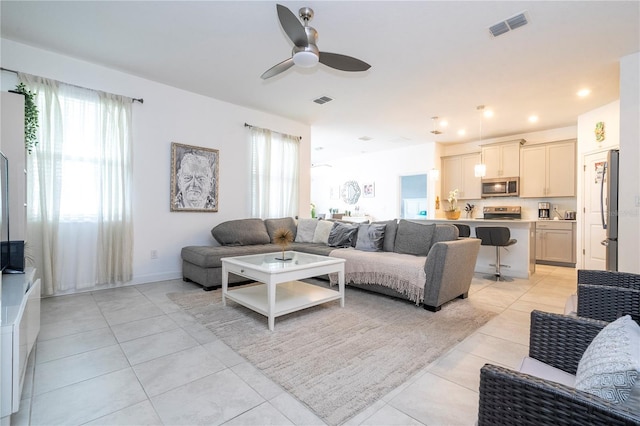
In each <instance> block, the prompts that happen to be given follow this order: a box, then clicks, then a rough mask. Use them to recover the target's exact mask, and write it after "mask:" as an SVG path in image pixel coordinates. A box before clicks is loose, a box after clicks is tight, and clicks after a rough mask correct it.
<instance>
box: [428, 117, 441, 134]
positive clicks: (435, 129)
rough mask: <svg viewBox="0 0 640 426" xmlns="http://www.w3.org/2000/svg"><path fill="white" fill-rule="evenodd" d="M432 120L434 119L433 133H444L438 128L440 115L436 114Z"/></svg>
mask: <svg viewBox="0 0 640 426" xmlns="http://www.w3.org/2000/svg"><path fill="white" fill-rule="evenodd" d="M431 121H433V130H432V131H431V133H433V134H434V135H440V134H442V132H441V131H440V130H438V129H437V128H436V122H437V121H438V116H437V115H436V116H434V117H431Z"/></svg>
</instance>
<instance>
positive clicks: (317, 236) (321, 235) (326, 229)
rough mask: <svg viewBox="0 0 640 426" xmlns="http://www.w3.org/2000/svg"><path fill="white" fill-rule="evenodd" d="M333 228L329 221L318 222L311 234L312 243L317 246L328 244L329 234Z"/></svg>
mask: <svg viewBox="0 0 640 426" xmlns="http://www.w3.org/2000/svg"><path fill="white" fill-rule="evenodd" d="M332 228H333V222H331V221H329V220H319V221H318V224H317V226H316V230H315V231H314V233H313V241H312V242H314V243H318V244H328V243H329V234H330V233H331V229H332Z"/></svg>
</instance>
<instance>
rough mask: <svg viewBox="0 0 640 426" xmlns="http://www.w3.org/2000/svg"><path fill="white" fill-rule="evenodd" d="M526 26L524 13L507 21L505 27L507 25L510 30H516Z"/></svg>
mask: <svg viewBox="0 0 640 426" xmlns="http://www.w3.org/2000/svg"><path fill="white" fill-rule="evenodd" d="M527 24H528V21H527V17H526V16H524V13H521V14H519V15H516V16H514V17H513V18H509V19H507V25H509V28H511V29H512V30H515V29H516V28H520V27H521V26H523V25H527Z"/></svg>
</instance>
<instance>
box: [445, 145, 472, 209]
mask: <svg viewBox="0 0 640 426" xmlns="http://www.w3.org/2000/svg"><path fill="white" fill-rule="evenodd" d="M479 163H480V153H479V152H476V153H473V154H463V155H453V156H450V157H443V158H442V174H441V175H442V186H441V196H442V200H443V201H446V199H447V198H448V197H449V192H450V191H453V190H454V189H458V199H460V200H479V199H480V195H481V194H480V191H481V185H480V178H479V177H476V176H475V166H476V164H479ZM444 207H445V208H446V207H447V206H446V205H445V206H444Z"/></svg>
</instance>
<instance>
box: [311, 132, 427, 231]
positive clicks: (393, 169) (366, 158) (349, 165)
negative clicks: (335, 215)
mask: <svg viewBox="0 0 640 426" xmlns="http://www.w3.org/2000/svg"><path fill="white" fill-rule="evenodd" d="M434 150H435V144H434V143H433V142H425V143H424V144H421V145H416V146H412V147H407V148H399V149H394V150H390V151H381V152H373V153H368V154H362V155H359V156H356V157H349V158H341V159H336V160H333V161H331V162H329V163H328V164H330V165H331V167H316V168H313V169H312V171H311V200H312V202H313V203H314V204H315V205H316V212H317V213H325V214H327V213H328V212H329V209H330V208H337V209H339V210H340V211H341V212H343V211H345V210H350V211H351V212H352V215H353V214H354V212H355V206H356V205H357V206H358V207H359V210H360V214H366V215H370V216H372V217H373V218H374V219H375V220H386V219H394V218H399V217H400V176H406V175H414V174H425V173H426V174H427V175H429V173H431V170H432V169H433V168H434V167H435V168H438V167H437V166H435V163H434ZM349 180H355V181H357V182H358V183H359V184H360V185H362V183H364V182H374V183H375V197H373V198H363V197H360V199H359V201H358V203H357V204H356V205H348V204H346V203H345V202H343V201H342V200H341V199H335V198H334V199H332V198H331V193H332V188H333V191H334V192H335V191H336V189H337V188H338V187H339V186H340V185H341V184H343V183H344V182H346V181H349ZM433 185H434V183H433V181H432V180H431V179H429V180H428V184H427V192H428V193H429V196H430V197H429V200H428V203H429V205H430V206H431V205H433V203H434V200H435V194H434V187H433ZM429 213H431V212H429ZM327 217H329V216H328V215H327Z"/></svg>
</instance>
